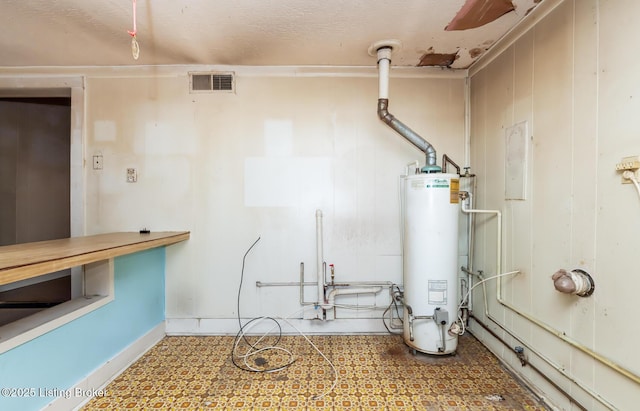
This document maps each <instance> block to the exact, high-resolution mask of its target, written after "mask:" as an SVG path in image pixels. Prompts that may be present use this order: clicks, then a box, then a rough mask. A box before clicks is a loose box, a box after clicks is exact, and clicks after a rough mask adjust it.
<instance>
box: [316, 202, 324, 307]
mask: <svg viewBox="0 0 640 411" xmlns="http://www.w3.org/2000/svg"><path fill="white" fill-rule="evenodd" d="M323 263H324V256H323V252H322V210H316V280H317V282H318V304H319V305H321V304H324V302H325V295H324V287H325V283H324V272H323V270H322V264H323Z"/></svg>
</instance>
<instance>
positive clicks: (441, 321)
mask: <svg viewBox="0 0 640 411" xmlns="http://www.w3.org/2000/svg"><path fill="white" fill-rule="evenodd" d="M433 319H434V320H435V322H436V323H437V324H438V325H446V324H447V323H448V322H449V312H448V311H447V310H444V309H442V308H440V307H438V308H436V309H435V310H434V311H433Z"/></svg>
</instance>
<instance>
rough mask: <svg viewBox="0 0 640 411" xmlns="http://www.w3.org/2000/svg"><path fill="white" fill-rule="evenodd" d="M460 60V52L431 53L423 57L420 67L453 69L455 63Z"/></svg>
mask: <svg viewBox="0 0 640 411" xmlns="http://www.w3.org/2000/svg"><path fill="white" fill-rule="evenodd" d="M457 58H458V52H457V51H456V52H455V53H435V52H429V53H425V54H423V55H422V57H421V58H420V62H419V63H418V67H426V66H436V67H451V65H452V64H453V62H454V61H456V59H457Z"/></svg>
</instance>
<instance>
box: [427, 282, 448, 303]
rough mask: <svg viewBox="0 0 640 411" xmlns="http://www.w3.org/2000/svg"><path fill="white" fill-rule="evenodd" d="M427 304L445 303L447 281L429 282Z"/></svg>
mask: <svg viewBox="0 0 640 411" xmlns="http://www.w3.org/2000/svg"><path fill="white" fill-rule="evenodd" d="M428 295H429V304H446V303H447V280H429V294H428Z"/></svg>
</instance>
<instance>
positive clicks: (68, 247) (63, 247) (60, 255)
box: [0, 231, 189, 285]
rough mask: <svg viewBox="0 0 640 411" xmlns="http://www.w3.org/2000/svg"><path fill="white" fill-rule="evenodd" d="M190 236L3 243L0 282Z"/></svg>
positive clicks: (117, 236)
mask: <svg viewBox="0 0 640 411" xmlns="http://www.w3.org/2000/svg"><path fill="white" fill-rule="evenodd" d="M188 239H189V232H188V231H177V232H172V231H170V232H157V233H149V234H140V233H108V234H98V235H90V236H85V237H72V238H63V239H60V240H50V241H39V242H35V243H25V244H16V245H8V246H3V247H0V285H4V284H9V283H13V282H16V281H21V280H26V279H29V278H34V277H38V276H41V275H44V274H48V273H52V272H56V271H60V270H64V269H67V268H71V267H76V266H79V265H84V264H89V263H93V262H96V261H101V260H106V259H109V258H113V257H118V256H121V255H125V254H131V253H135V252H138V251H143V250H148V249H150V248H155V247H161V246H166V245H170V244H175V243H178V242H181V241H185V240H188Z"/></svg>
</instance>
